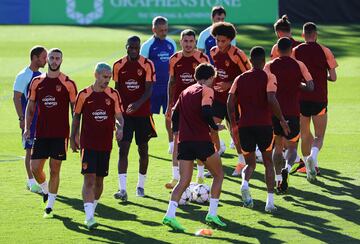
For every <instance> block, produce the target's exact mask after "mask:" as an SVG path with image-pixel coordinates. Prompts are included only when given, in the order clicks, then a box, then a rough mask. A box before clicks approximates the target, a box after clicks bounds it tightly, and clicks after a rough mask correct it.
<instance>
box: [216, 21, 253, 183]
mask: <svg viewBox="0 0 360 244" xmlns="http://www.w3.org/2000/svg"><path fill="white" fill-rule="evenodd" d="M211 34H212V35H213V36H214V38H215V39H216V46H215V47H213V48H212V49H211V51H210V54H211V57H212V59H213V60H214V66H215V68H216V70H217V77H216V78H215V80H214V90H215V97H214V104H213V108H214V120H215V123H221V121H222V120H224V118H226V120H228V117H227V112H226V99H227V96H228V92H229V89H230V87H231V85H232V83H233V81H234V79H235V78H236V77H237V76H238V75H240V74H241V73H244V72H245V71H247V70H249V69H250V68H251V67H250V64H249V61H248V59H247V57H246V54H245V53H244V52H243V51H242V50H240V49H239V48H237V47H235V46H233V45H231V41H232V40H233V39H234V38H235V36H236V30H235V27H234V26H233V25H232V24H230V23H227V22H219V23H216V24H214V25H213V27H212V31H211ZM233 129H234V131H235V130H236V128H233ZM211 138H212V140H213V142H214V144H215V147H216V149H217V151H219V149H220V140H219V135H218V132H217V131H213V130H212V131H211ZM233 139H234V143H235V146H236V150H237V153H238V165H237V166H236V169H235V171H234V173H233V175H235V176H236V175H240V174H241V170H242V168H244V167H245V159H244V157H243V155H242V153H241V147H240V142H239V141H237V139H238V138H237V137H235V138H233Z"/></svg>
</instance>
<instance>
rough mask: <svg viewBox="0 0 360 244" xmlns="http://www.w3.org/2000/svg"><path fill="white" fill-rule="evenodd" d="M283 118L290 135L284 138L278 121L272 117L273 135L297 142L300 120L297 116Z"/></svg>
mask: <svg viewBox="0 0 360 244" xmlns="http://www.w3.org/2000/svg"><path fill="white" fill-rule="evenodd" d="M284 118H285V120H286V121H287V122H288V125H289V128H290V134H289V135H287V136H285V134H284V131H283V129H282V127H281V125H280V121H279V120H278V119H277V118H276V117H273V118H272V122H273V127H274V134H275V135H277V136H282V137H285V138H286V139H287V140H289V141H292V142H298V141H299V138H300V118H299V117H297V116H284Z"/></svg>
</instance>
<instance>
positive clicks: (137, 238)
mask: <svg viewBox="0 0 360 244" xmlns="http://www.w3.org/2000/svg"><path fill="white" fill-rule="evenodd" d="M54 219H58V220H60V221H62V222H63V224H64V226H65V227H66V228H67V229H69V230H72V231H75V232H76V233H80V234H84V235H89V241H98V242H106V243H130V242H131V243H169V242H164V241H161V240H158V239H154V238H150V237H143V236H141V235H138V234H136V233H134V232H132V231H128V230H123V229H119V228H116V227H113V226H109V225H103V224H99V226H98V228H97V229H94V230H91V231H89V230H87V229H86V228H85V226H84V225H82V224H80V223H77V222H74V221H73V220H72V219H71V218H69V217H62V216H59V215H54ZM97 238H100V239H97ZM103 239H106V240H108V241H104V240H103Z"/></svg>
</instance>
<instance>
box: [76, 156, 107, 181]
mask: <svg viewBox="0 0 360 244" xmlns="http://www.w3.org/2000/svg"><path fill="white" fill-rule="evenodd" d="M110 154H111V151H95V150H91V149H82V150H81V164H82V166H81V174H96V176H100V177H105V176H107V175H108V174H109V161H110Z"/></svg>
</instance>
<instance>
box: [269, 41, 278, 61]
mask: <svg viewBox="0 0 360 244" xmlns="http://www.w3.org/2000/svg"><path fill="white" fill-rule="evenodd" d="M277 57H279V50H278V46H277V44H275V45H274V46H273V47H272V49H271V53H270V59H271V60H273V59H275V58H277Z"/></svg>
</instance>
